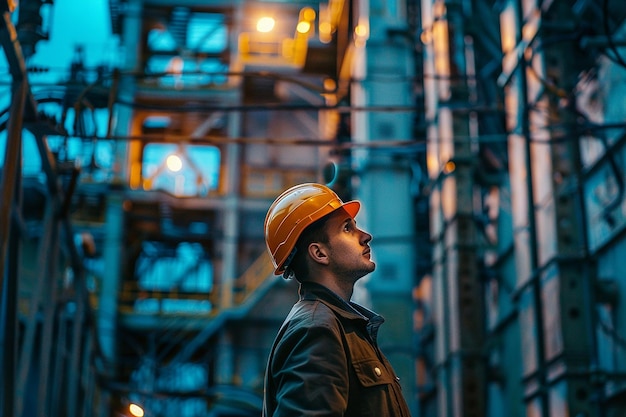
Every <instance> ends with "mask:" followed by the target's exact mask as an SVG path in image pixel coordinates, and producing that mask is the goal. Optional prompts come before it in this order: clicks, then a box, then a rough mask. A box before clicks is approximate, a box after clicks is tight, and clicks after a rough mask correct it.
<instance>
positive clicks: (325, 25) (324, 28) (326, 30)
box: [320, 22, 333, 35]
mask: <svg viewBox="0 0 626 417" xmlns="http://www.w3.org/2000/svg"><path fill="white" fill-rule="evenodd" d="M332 29H333V27H332V25H331V24H330V22H322V23H320V32H321V33H323V34H325V35H329V34H330V31H331V30H332Z"/></svg>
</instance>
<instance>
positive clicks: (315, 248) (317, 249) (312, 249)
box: [309, 242, 329, 265]
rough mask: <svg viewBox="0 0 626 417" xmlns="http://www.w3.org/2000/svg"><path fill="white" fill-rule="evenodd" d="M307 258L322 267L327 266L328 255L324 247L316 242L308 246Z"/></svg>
mask: <svg viewBox="0 0 626 417" xmlns="http://www.w3.org/2000/svg"><path fill="white" fill-rule="evenodd" d="M309 256H310V257H311V259H312V260H313V261H314V262H317V263H318V264H322V265H328V261H329V260H328V253H326V247H325V246H324V245H322V244H320V243H318V242H313V243H311V244H310V245H309Z"/></svg>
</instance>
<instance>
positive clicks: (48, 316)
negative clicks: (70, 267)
mask: <svg viewBox="0 0 626 417" xmlns="http://www.w3.org/2000/svg"><path fill="white" fill-rule="evenodd" d="M52 230H53V232H52V237H51V239H50V240H51V242H57V241H58V240H57V239H58V223H57V224H55V226H54V227H53V229H52ZM58 256H59V247H58V245H55V246H53V247H52V248H51V256H50V262H49V263H48V265H47V271H48V274H47V276H48V279H47V280H46V288H45V290H47V292H45V293H46V296H47V301H46V303H45V305H44V309H43V324H42V330H41V333H42V336H41V339H42V340H41V359H40V364H41V370H40V375H41V376H40V379H39V386H38V391H37V403H36V407H37V414H36V415H37V417H50V416H51V414H50V403H51V398H50V388H51V384H50V382H51V377H52V372H50V369H51V365H50V362H51V360H52V358H51V354H52V352H53V349H52V346H53V344H52V342H53V337H54V327H55V319H56V318H57V288H58V285H57V276H58V274H57V263H56V259H57V258H58ZM57 353H58V352H57Z"/></svg>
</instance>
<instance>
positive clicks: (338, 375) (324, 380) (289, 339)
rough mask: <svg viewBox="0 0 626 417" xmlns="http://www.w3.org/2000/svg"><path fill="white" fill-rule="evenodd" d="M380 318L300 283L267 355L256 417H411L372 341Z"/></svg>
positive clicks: (321, 290) (390, 370) (396, 383)
mask: <svg viewBox="0 0 626 417" xmlns="http://www.w3.org/2000/svg"><path fill="white" fill-rule="evenodd" d="M383 321H384V320H383V318H382V317H381V316H379V315H377V314H375V313H373V312H372V311H369V310H367V309H366V308H364V307H362V306H359V305H358V304H356V303H352V302H350V303H348V302H346V301H344V300H343V299H342V298H341V297H339V296H338V295H336V294H335V293H333V292H332V291H330V290H328V289H326V288H325V287H323V286H321V285H319V284H313V283H303V284H301V286H300V299H299V301H298V302H297V303H296V304H295V305H294V306H293V308H292V309H291V312H290V313H289V315H288V316H287V318H286V319H285V322H284V323H283V325H282V327H281V329H280V331H279V332H278V335H277V336H276V340H275V341H274V345H273V347H272V351H271V353H270V357H269V361H268V364H267V370H266V375H265V393H264V399H263V416H264V417H296V416H298V417H300V416H315V417H330V416H337V417H338V416H343V417H410V413H409V409H408V407H407V404H406V401H405V400H404V397H403V395H402V391H401V387H400V383H399V378H398V377H397V376H396V374H395V373H394V371H393V369H392V368H391V365H390V364H389V361H387V359H386V358H385V356H384V355H383V354H382V353H381V351H380V350H379V349H378V346H377V344H376V334H377V333H378V328H379V327H380V325H381V324H382V322H383Z"/></svg>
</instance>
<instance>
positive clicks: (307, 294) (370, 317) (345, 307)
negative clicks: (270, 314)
mask: <svg viewBox="0 0 626 417" xmlns="http://www.w3.org/2000/svg"><path fill="white" fill-rule="evenodd" d="M299 294H300V300H320V301H322V302H323V303H324V304H326V305H328V306H329V307H330V308H332V309H333V310H334V311H336V312H337V313H339V314H341V315H342V316H344V317H346V318H349V319H356V320H358V319H360V320H365V321H366V322H367V323H368V328H369V327H372V326H373V327H375V328H376V330H377V329H378V327H379V326H380V325H381V324H382V323H383V322H384V321H385V319H384V318H383V317H382V316H380V315H378V314H376V313H375V312H373V311H371V310H369V309H367V308H365V307H363V306H362V305H359V304H357V303H355V302H352V301H350V302H347V301H345V300H344V299H343V298H341V297H340V296H339V295H337V294H336V293H335V292H334V291H331V290H330V289H328V288H326V287H325V286H323V285H321V284H318V283H315V282H303V283H301V284H300V290H299ZM372 330H373V329H372Z"/></svg>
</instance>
